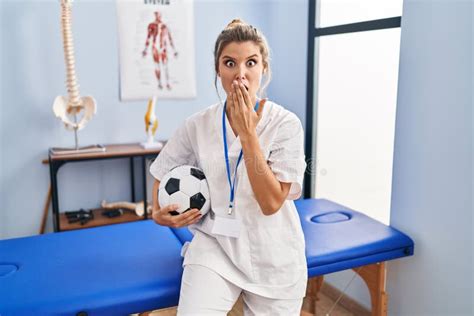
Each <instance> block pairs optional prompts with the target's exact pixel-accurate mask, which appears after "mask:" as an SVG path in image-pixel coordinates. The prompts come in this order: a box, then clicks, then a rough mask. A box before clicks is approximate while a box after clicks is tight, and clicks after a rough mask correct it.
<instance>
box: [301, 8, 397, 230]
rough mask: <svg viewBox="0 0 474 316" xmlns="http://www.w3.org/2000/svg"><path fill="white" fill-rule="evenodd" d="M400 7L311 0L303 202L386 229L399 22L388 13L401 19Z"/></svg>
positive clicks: (393, 126) (388, 206)
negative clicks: (358, 215) (353, 213)
mask: <svg viewBox="0 0 474 316" xmlns="http://www.w3.org/2000/svg"><path fill="white" fill-rule="evenodd" d="M401 5H402V3H401V1H387V2H385V1H384V2H375V1H365V0H364V1H357V2H356V1H354V0H352V1H334V0H321V1H320V3H319V2H318V3H316V1H311V0H310V10H312V12H313V14H310V19H309V25H310V27H309V38H308V40H309V42H308V49H309V53H308V67H309V69H310V71H309V73H308V99H307V114H306V115H307V126H306V133H307V134H306V141H307V144H306V156H307V157H308V158H309V159H311V163H310V167H309V171H312V172H309V173H308V172H307V174H306V179H305V196H306V197H310V196H311V197H316V198H327V199H330V200H332V201H334V202H337V203H340V204H343V205H346V206H348V207H351V208H354V209H356V210H358V211H361V212H364V213H365V214H367V215H369V216H371V217H373V218H375V219H377V220H379V221H381V222H383V223H385V224H389V219H390V200H391V182H392V159H393V146H394V134H395V113H396V101H397V86H398V68H399V67H398V66H399V52H400V21H401V17H399V16H398V17H393V16H392V17H388V18H387V15H390V14H395V13H398V14H400V13H401ZM367 18H373V20H368V21H366V20H364V19H367ZM318 19H319V21H318ZM336 23H343V24H342V25H335V24H336ZM313 25H323V26H325V27H317V28H314V27H311V26H313ZM328 25H331V26H328ZM311 70H312V71H311Z"/></svg>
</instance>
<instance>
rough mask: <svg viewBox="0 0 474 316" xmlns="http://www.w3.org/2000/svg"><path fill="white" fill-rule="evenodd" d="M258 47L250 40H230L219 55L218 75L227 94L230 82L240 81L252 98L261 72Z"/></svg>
mask: <svg viewBox="0 0 474 316" xmlns="http://www.w3.org/2000/svg"><path fill="white" fill-rule="evenodd" d="M263 69H264V67H263V62H262V55H261V53H260V48H259V47H258V45H256V44H255V43H254V42H252V41H248V42H231V43H229V44H227V46H225V47H224V49H223V50H222V53H221V56H220V57H219V68H218V76H219V77H220V78H221V82H222V86H223V87H224V90H225V92H226V94H227V95H229V94H230V92H231V91H232V82H233V81H234V80H236V81H241V82H242V83H243V84H244V86H245V87H246V88H247V90H248V92H249V95H250V97H251V98H252V99H253V100H254V99H255V98H256V95H257V91H258V89H259V87H260V82H261V80H262V74H263Z"/></svg>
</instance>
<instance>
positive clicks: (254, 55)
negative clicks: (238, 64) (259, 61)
mask: <svg viewBox="0 0 474 316" xmlns="http://www.w3.org/2000/svg"><path fill="white" fill-rule="evenodd" d="M253 57H258V55H257V54H253V55H252V56H249V57H247V58H245V59H249V58H253ZM222 58H229V59H235V58H233V57H230V56H227V55H226V56H222Z"/></svg>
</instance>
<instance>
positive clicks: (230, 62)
mask: <svg viewBox="0 0 474 316" xmlns="http://www.w3.org/2000/svg"><path fill="white" fill-rule="evenodd" d="M224 65H226V66H227V67H234V65H235V63H234V61H232V60H230V59H228V60H226V61H224Z"/></svg>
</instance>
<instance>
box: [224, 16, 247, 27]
mask: <svg viewBox="0 0 474 316" xmlns="http://www.w3.org/2000/svg"><path fill="white" fill-rule="evenodd" d="M237 25H245V22H244V21H242V20H241V19H239V18H237V19H233V20H232V21H231V22H230V23H229V24H227V27H226V28H232V27H235V26H237Z"/></svg>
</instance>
